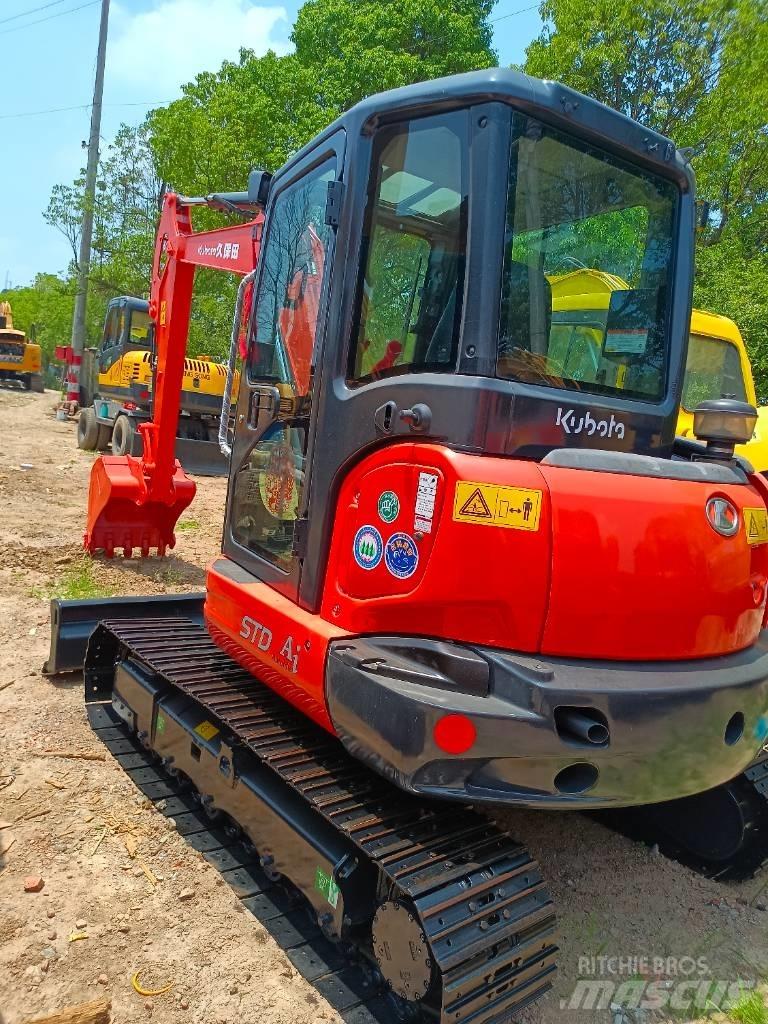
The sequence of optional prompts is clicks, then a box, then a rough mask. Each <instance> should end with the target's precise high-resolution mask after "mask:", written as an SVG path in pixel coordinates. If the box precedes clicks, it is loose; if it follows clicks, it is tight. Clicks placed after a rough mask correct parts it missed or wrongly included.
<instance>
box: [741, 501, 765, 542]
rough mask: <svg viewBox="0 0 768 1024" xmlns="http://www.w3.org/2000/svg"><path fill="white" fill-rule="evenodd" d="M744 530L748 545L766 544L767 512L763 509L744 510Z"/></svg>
mask: <svg viewBox="0 0 768 1024" xmlns="http://www.w3.org/2000/svg"><path fill="white" fill-rule="evenodd" d="M744 528H745V529H746V531H747V541H748V542H749V543H750V544H765V543H768V512H766V510H765V509H764V508H745V509H744Z"/></svg>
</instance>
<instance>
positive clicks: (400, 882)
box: [86, 619, 557, 1024]
mask: <svg viewBox="0 0 768 1024" xmlns="http://www.w3.org/2000/svg"><path fill="white" fill-rule="evenodd" d="M116 648H117V649H116ZM105 651H106V653H107V659H106V660H107V662H108V663H110V664H114V663H115V661H117V660H120V661H121V660H124V659H125V658H133V659H135V660H138V661H139V662H143V663H144V664H145V665H147V666H148V667H149V668H150V670H151V671H152V672H153V673H154V674H155V675H156V676H160V677H161V678H162V679H164V681H166V682H167V683H168V685H169V686H171V687H174V688H176V689H178V690H181V691H183V692H184V693H185V694H186V695H187V696H189V697H192V698H193V699H195V700H196V701H197V702H198V703H199V704H200V705H201V707H203V708H205V709H206V712H207V713H208V715H210V716H213V717H214V718H215V719H216V720H217V721H218V722H219V723H221V724H222V725H224V726H225V727H226V728H227V729H229V730H230V731H231V732H233V733H235V734H236V736H237V738H238V739H239V740H240V742H242V743H243V744H244V745H245V746H247V747H248V748H249V750H250V751H251V752H252V753H253V754H255V755H256V756H257V757H258V758H259V759H260V760H261V761H262V763H264V764H266V765H268V766H269V767H270V768H271V769H272V770H273V771H274V772H275V773H276V774H277V775H279V777H280V778H281V779H282V780H283V782H284V783H285V784H286V785H288V786H290V787H291V788H292V789H293V790H294V791H296V792H297V793H299V794H301V796H302V797H303V798H304V799H305V800H307V801H308V802H309V803H310V804H311V805H312V806H313V807H314V809H315V810H316V811H318V812H320V813H321V814H322V815H323V816H324V817H325V818H326V820H327V821H329V822H330V823H332V824H333V825H334V826H335V827H336V828H338V829H339V830H341V831H343V832H344V833H345V834H346V836H347V837H348V838H349V839H351V840H352V841H353V842H354V843H355V844H356V846H357V847H358V849H359V850H360V852H361V853H362V854H363V855H364V856H365V857H366V858H368V859H369V860H372V861H373V862H375V864H376V866H377V867H378V869H379V872H380V874H381V875H383V876H384V878H385V879H386V880H387V881H388V883H389V886H390V887H391V890H392V892H393V893H394V894H400V896H402V897H405V898H407V899H409V900H410V901H412V903H413V904H414V905H415V907H416V910H417V912H418V915H419V918H420V921H421V925H422V928H423V930H424V932H425V935H426V937H427V939H428V942H429V945H430V948H431V951H432V956H433V958H434V960H435V962H436V964H437V966H438V969H439V972H440V979H441V990H442V1008H441V1012H440V1013H437V1012H435V1013H432V1012H429V1013H428V1012H427V1010H426V1008H424V1011H423V1012H422V1014H421V1016H422V1017H424V1018H426V1019H428V1020H432V1021H434V1020H437V1019H439V1020H440V1021H441V1022H443V1024H447V1022H455V1024H507V1022H510V1021H511V1020H512V1019H513V1015H514V1014H515V1013H516V1012H517V1011H519V1010H520V1009H522V1008H523V1007H524V1006H526V1005H528V1004H529V1003H531V1002H533V1001H534V1000H536V999H538V998H539V997H540V996H541V995H543V994H544V993H545V992H546V991H548V989H550V988H551V985H552V980H553V975H554V971H555V964H554V958H555V955H556V952H557V948H556V946H555V944H554V942H555V919H554V910H553V906H552V901H551V899H550V898H549V896H548V894H547V892H546V890H545V888H544V883H543V881H542V879H541V875H540V873H539V869H538V866H537V865H536V863H535V862H534V861H532V860H531V858H530V856H529V855H528V853H527V851H526V850H525V849H524V848H523V847H521V846H520V845H519V844H518V843H516V842H515V841H514V840H513V839H512V838H511V837H509V836H508V835H506V834H505V833H504V832H501V831H500V830H499V829H498V828H497V827H496V826H495V825H493V824H491V823H490V822H489V821H488V820H487V819H485V818H484V817H481V816H480V815H477V814H475V813H474V812H473V811H471V810H470V809H465V808H461V809H460V813H459V814H457V808H456V807H455V806H453V805H447V804H440V803H436V802H431V803H427V802H425V801H424V800H420V799H418V798H415V797H411V796H410V795H407V794H404V793H403V792H402V791H400V790H399V789H397V788H396V787H394V786H392V785H391V784H390V783H389V782H387V781H385V780H384V779H382V778H380V777H379V776H378V775H376V774H374V773H373V772H371V771H370V770H368V769H366V768H365V767H363V766H361V765H360V764H359V763H358V762H357V761H355V760H354V759H353V758H352V757H351V756H350V755H349V754H348V753H347V752H346V751H345V750H344V748H343V746H342V745H341V743H340V742H339V741H338V740H336V739H334V738H333V737H331V736H329V735H328V734H327V733H325V732H324V731H323V730H321V729H320V728H319V727H318V726H316V725H314V724H313V723H312V722H311V721H309V719H307V718H306V717H304V716H302V715H301V714H300V713H299V712H297V711H296V710H295V709H294V708H293V707H292V706H291V705H289V704H287V703H286V702H285V701H283V700H282V699H281V698H280V697H279V696H277V695H276V694H275V693H273V691H271V690H270V689H269V688H267V687H266V686H264V685H263V684H261V683H260V682H258V681H257V680H256V679H254V677H253V676H251V675H249V674H248V673H247V672H245V671H244V670H243V669H241V668H240V667H239V666H238V665H237V664H236V663H235V662H234V661H233V660H232V659H231V658H230V657H229V656H228V655H227V654H225V653H224V652H223V651H222V650H221V649H220V648H219V647H217V646H216V645H215V644H214V643H213V641H212V640H211V639H210V637H209V635H208V633H207V631H206V630H205V629H204V628H203V627H201V626H199V625H196V624H194V623H191V622H188V621H185V620H179V619H176V620H174V621H173V622H168V620H162V619H159V620H151V619H148V620H131V621H126V620H123V621H119V620H117V621H108V622H105V623H103V624H102V626H101V627H100V629H99V630H98V631H97V633H96V634H95V635H94V638H93V639H92V641H91V645H90V646H89V653H88V658H87V661H86V686H88V685H89V670H90V671H92V669H93V667H94V666H99V671H101V672H102V673H103V672H104V668H105ZM101 699H102V700H103V699H104V698H103V696H102V697H101ZM95 707H96V708H100V709H101V710H102V713H103V712H104V711H105V710H106V709H107V708H109V711H110V712H111V708H110V707H109V705H104V704H99V705H95ZM93 724H94V727H95V728H97V732H101V731H102V730H100V729H99V728H98V727H97V723H95V722H94V723H93ZM108 728H109V732H110V737H111V736H113V735H114V734H115V729H116V727H115V726H114V724H113V720H112V718H111V716H110V726H109V727H108ZM107 739H109V737H107ZM123 742H126V741H125V740H123ZM108 745H109V744H108ZM132 754H133V755H134V756H136V750H135V749H133V750H132ZM126 767H127V765H126ZM128 770H129V774H130V773H131V769H128ZM152 770H153V771H155V772H156V773H157V775H158V776H160V774H161V773H160V770H159V769H155V768H153V769H152ZM139 771H141V769H139ZM133 777H134V779H135V781H137V783H138V784H139V785H141V782H142V781H143V779H144V778H145V777H144V776H142V778H141V779H136V772H135V770H134V771H133ZM166 789H167V791H168V792H169V793H172V795H173V797H174V799H175V800H179V799H181V798H180V797H179V795H178V793H177V789H176V788H175V787H174V786H173V785H172V783H171V782H168V781H165V779H163V780H162V786H161V789H160V790H158V791H153V792H151V793H148V794H147V795H149V796H150V798H152V799H162V798H163V797H164V796H165V795H166ZM145 792H146V789H145ZM153 794H154V795H153ZM172 806H173V809H176V810H177V809H178V806H177V804H175V803H174V804H173V805H172ZM164 813H166V814H168V813H169V812H168V805H167V804H166V806H165V809H164ZM172 816H173V817H174V818H175V819H176V821H177V823H178V822H179V818H178V817H177V816H176V814H173V815H172ZM182 817H183V818H184V820H183V821H182V822H181V826H182V828H183V827H184V826H185V825H186V824H187V821H188V819H186V816H185V815H182ZM207 856H208V859H210V860H213V858H212V852H211V853H208V854H207ZM224 860H225V863H226V864H230V868H229V870H226V869H225V870H224V877H225V878H226V877H227V874H231V871H232V866H231V862H230V860H229V859H228V858H225V859H224ZM214 862H215V861H214ZM235 870H240V871H244V870H247V873H248V876H249V878H250V879H256V878H259V882H258V884H259V885H261V884H262V882H261V879H262V878H263V876H262V875H261V873H260V872H255V869H254V864H253V862H251V863H249V864H247V865H245V864H241V865H238V867H237V868H236V869H235ZM227 880H228V881H230V879H227ZM249 884H251V885H255V884H256V882H255V881H251V882H250V883H249ZM260 895H261V893H260ZM249 898H250V897H246V903H247V900H248V899H249ZM249 909H254V912H256V910H255V908H249ZM257 916H258V914H257ZM272 920H279V919H278V918H273V919H272ZM264 923H265V924H266V925H268V923H269V922H264ZM319 935H320V933H319V931H317V932H316V933H315V935H314V936H313V940H312V941H313V942H318V941H319V938H318V937H319ZM276 938H278V942H281V939H280V937H279V936H276ZM322 941H323V943H325V948H324V950H323V953H322V955H321V956H320V959H319V961H318V959H317V956H316V955H314V954H313V955H314V959H312V958H310V959H312V965H311V966H312V973H313V974H314V977H310V976H308V975H307V974H306V973H305V974H304V976H305V977H307V980H309V981H312V983H313V984H315V985H316V987H317V988H318V990H319V991H320V992H322V994H323V995H324V996H325V997H326V998H330V997H329V992H333V991H335V988H334V987H335V986H341V988H340V989H339V990H338V991H339V993H340V992H341V991H342V989H343V990H344V992H345V993H346V995H345V996H344V997H343V998H342V1002H346V1001H347V1000H350V1001H349V1002H347V1005H345V1006H341V1005H340V1004H335V1003H334V1001H333V999H331V1000H330V1001H331V1003H332V1005H335V1006H336V1009H337V1010H339V1012H343V1014H344V1015H345V1016H344V1019H345V1020H348V1021H354V1022H355V1024H357V1022H358V1021H360V1022H362V1021H369V1020H370V1021H373V1020H378V1021H393V1020H397V1019H401V1018H400V1016H399V1015H398V1013H397V1012H396V1009H395V1004H394V1002H393V1001H392V1000H391V999H389V998H387V997H386V994H384V993H382V991H381V989H380V987H379V990H378V991H377V990H376V984H375V982H374V981H373V980H372V979H374V978H375V977H376V973H377V972H375V971H374V972H372V971H371V970H370V967H368V968H367V969H366V968H365V966H363V967H361V966H359V965H358V967H357V968H354V967H347V968H341V969H335V970H334V969H333V968H334V967H336V968H338V958H339V953H338V950H337V949H336V947H334V946H333V945H332V944H331V943H330V942H328V941H327V940H324V939H323V940H322ZM281 944H283V946H284V948H286V952H287V954H290V948H289V947H286V946H285V944H284V943H281ZM295 948H296V949H299V948H302V949H303V952H302V954H301V957H303V958H307V957H309V951H308V950H307V949H306V948H304V946H301V947H299V946H297V947H295ZM313 948H314V947H313ZM331 954H332V955H331ZM333 957H335V959H334V958H333ZM293 962H294V963H296V960H295V959H294V960H293ZM318 965H319V966H318ZM323 965H326V966H327V967H328V968H329V970H328V971H327V972H326V973H325V974H320V975H318V974H316V973H315V972H316V971H317V970H318V969H321V968H322V966H323ZM296 966H297V967H298V969H299V970H302V968H301V967H300V965H299V964H298V963H296ZM350 972H352V973H350ZM302 973H304V972H303V971H302ZM353 998H354V999H355V1000H356V1002H354V1003H353V1002H351V1000H352V999H353ZM348 1013H350V1014H353V1015H352V1016H346V1014H348ZM354 1014H357V1015H356V1016H355V1015H354ZM366 1015H367V1016H366Z"/></svg>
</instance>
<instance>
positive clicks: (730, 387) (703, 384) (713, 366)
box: [683, 334, 747, 412]
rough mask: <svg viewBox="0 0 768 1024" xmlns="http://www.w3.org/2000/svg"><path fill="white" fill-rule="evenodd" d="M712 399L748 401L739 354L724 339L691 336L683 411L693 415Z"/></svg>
mask: <svg viewBox="0 0 768 1024" xmlns="http://www.w3.org/2000/svg"><path fill="white" fill-rule="evenodd" d="M710 398H736V399H738V400H739V401H740V402H746V401H747V392H746V388H745V386H744V374H743V373H742V369H741V359H740V358H739V351H738V349H737V348H736V346H735V345H732V344H731V343H730V342H729V341H725V339H723V338H705V337H704V336H703V335H701V334H692V335H691V339H690V341H689V343H688V359H687V362H686V364H685V380H684V381H683V408H685V409H688V410H689V412H693V410H694V409H695V408H696V406H697V405H698V404H699V402H704V401H706V400H708V399H710Z"/></svg>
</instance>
